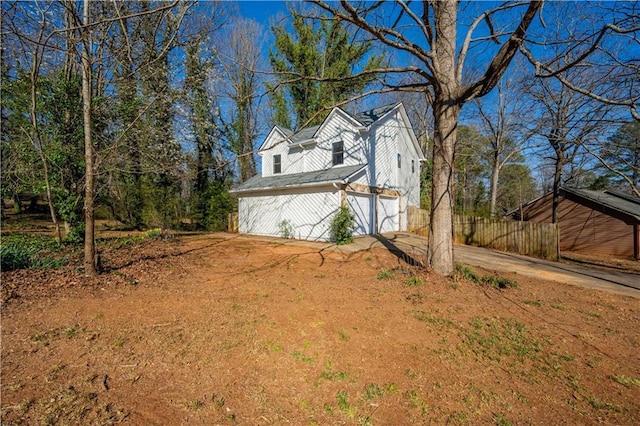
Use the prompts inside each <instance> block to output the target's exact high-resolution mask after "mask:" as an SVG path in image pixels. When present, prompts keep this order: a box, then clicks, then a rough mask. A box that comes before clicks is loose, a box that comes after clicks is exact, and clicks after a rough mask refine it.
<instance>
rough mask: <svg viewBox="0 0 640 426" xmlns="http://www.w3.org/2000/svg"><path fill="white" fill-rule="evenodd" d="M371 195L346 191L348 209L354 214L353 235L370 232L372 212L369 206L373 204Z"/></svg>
mask: <svg viewBox="0 0 640 426" xmlns="http://www.w3.org/2000/svg"><path fill="white" fill-rule="evenodd" d="M372 201H373V195H371V194H356V193H353V192H348V193H347V205H348V206H349V210H351V213H353V215H354V216H355V222H356V228H355V230H354V231H353V235H367V234H371V229H372V228H373V226H372V222H373V214H372V213H373V212H372V211H371V207H372V205H373V202H372Z"/></svg>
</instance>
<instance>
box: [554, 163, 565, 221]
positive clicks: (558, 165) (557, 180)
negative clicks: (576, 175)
mask: <svg viewBox="0 0 640 426" xmlns="http://www.w3.org/2000/svg"><path fill="white" fill-rule="evenodd" d="M563 160H564V158H563V156H562V154H561V153H560V152H558V151H556V164H555V166H556V167H555V171H554V173H553V200H552V202H551V223H558V206H559V204H560V183H561V182H562V166H563V165H564V161H563Z"/></svg>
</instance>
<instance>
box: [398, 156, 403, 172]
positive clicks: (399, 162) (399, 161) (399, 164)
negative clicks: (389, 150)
mask: <svg viewBox="0 0 640 426" xmlns="http://www.w3.org/2000/svg"><path fill="white" fill-rule="evenodd" d="M398 168H399V169H401V168H402V155H400V153H398Z"/></svg>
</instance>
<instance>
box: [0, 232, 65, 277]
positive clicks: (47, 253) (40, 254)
mask: <svg viewBox="0 0 640 426" xmlns="http://www.w3.org/2000/svg"><path fill="white" fill-rule="evenodd" d="M60 249H61V246H59V245H58V243H57V241H56V240H55V239H53V238H51V237H47V236H44V235H27V234H13V235H7V236H4V237H2V240H0V259H1V262H0V263H1V267H2V270H3V271H13V270H15V269H55V268H59V267H61V266H64V265H66V264H67V263H68V262H69V260H68V259H67V258H66V257H64V256H62V255H60V254H59V251H60Z"/></svg>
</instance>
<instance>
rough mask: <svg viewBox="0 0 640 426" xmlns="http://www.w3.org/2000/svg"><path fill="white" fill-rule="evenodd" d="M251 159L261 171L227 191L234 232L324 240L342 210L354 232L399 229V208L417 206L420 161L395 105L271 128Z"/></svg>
mask: <svg viewBox="0 0 640 426" xmlns="http://www.w3.org/2000/svg"><path fill="white" fill-rule="evenodd" d="M258 154H259V155H260V156H261V157H262V174H261V175H259V176H255V177H253V178H251V179H249V180H247V181H246V182H244V183H242V184H241V185H240V186H238V187H237V188H235V189H234V190H233V191H232V192H234V193H235V194H237V196H238V216H239V217H238V228H239V232H240V233H244V234H256V235H271V236H283V234H285V233H288V234H289V235H291V236H293V237H294V238H299V239H307V240H324V241H326V240H329V239H330V237H331V235H330V223H331V220H332V219H333V217H334V215H335V213H336V212H337V210H338V208H339V207H340V206H343V205H344V206H348V207H349V209H350V210H351V212H352V213H353V214H354V216H355V222H356V228H355V232H354V234H355V235H364V234H376V233H383V232H389V231H400V230H406V228H407V206H416V207H417V206H419V205H420V164H421V161H423V160H424V156H423V154H422V151H421V150H420V146H419V144H418V141H417V139H416V136H415V134H414V133H413V129H412V127H411V123H410V122H409V119H408V117H407V113H406V111H405V109H404V106H403V105H402V104H395V105H389V106H385V107H381V108H376V109H374V110H371V111H366V112H362V113H358V114H355V115H350V114H348V113H347V112H345V111H343V110H342V109H340V108H334V109H333V110H332V111H331V113H330V114H329V115H328V116H327V118H326V119H325V120H324V121H323V123H322V124H321V125H319V126H313V127H309V128H305V129H302V130H300V131H298V132H295V133H294V132H292V131H291V130H288V129H284V128H281V127H278V126H276V127H274V128H273V129H272V130H271V132H270V133H269V135H268V136H267V138H266V139H265V141H264V142H263V144H262V146H261V147H260V149H259V152H258ZM285 231H287V232H285Z"/></svg>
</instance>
